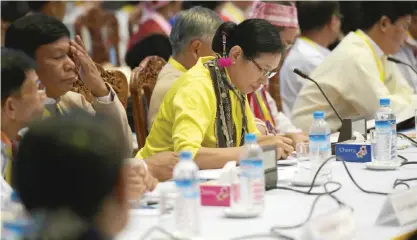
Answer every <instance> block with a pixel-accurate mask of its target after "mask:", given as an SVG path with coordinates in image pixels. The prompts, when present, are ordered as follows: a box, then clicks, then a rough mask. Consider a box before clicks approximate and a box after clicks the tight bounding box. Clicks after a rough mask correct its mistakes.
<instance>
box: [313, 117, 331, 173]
mask: <svg viewBox="0 0 417 240" xmlns="http://www.w3.org/2000/svg"><path fill="white" fill-rule="evenodd" d="M313 117H314V121H313V124H312V125H311V128H310V134H309V140H310V143H309V152H310V159H311V169H312V170H313V172H312V174H313V175H314V174H315V173H316V171H317V170H318V169H319V167H320V166H321V165H322V164H323V162H324V161H326V160H327V159H328V158H329V157H330V156H331V155H332V149H331V143H330V127H329V125H328V124H327V122H326V121H325V120H324V112H322V111H317V112H314V114H313ZM318 177H319V178H322V177H323V178H325V179H327V180H330V179H331V178H332V169H331V166H330V164H326V165H325V166H323V168H322V169H321V171H320V173H319V175H318Z"/></svg>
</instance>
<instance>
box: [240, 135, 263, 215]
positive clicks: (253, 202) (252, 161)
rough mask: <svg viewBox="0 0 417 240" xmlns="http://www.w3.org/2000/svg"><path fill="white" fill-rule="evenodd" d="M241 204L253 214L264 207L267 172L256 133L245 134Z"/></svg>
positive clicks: (241, 174)
mask: <svg viewBox="0 0 417 240" xmlns="http://www.w3.org/2000/svg"><path fill="white" fill-rule="evenodd" d="M239 181H240V186H239V192H240V205H241V208H244V209H246V210H247V211H248V212H249V213H250V214H251V215H256V216H257V215H259V214H261V213H262V212H263V209H264V195H265V172H264V168H263V153H262V148H261V147H260V146H259V145H258V143H257V141H256V135H255V134H251V133H248V134H246V135H245V145H244V146H243V150H242V153H241V155H240V176H239Z"/></svg>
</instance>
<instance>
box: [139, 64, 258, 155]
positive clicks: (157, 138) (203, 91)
mask: <svg viewBox="0 0 417 240" xmlns="http://www.w3.org/2000/svg"><path fill="white" fill-rule="evenodd" d="M213 59H214V57H204V58H200V59H199V61H198V62H197V64H196V65H195V66H194V67H193V68H191V69H190V70H189V71H188V72H186V73H184V74H183V75H182V76H181V77H180V78H178V80H177V81H175V83H174V84H173V85H172V87H171V89H170V90H169V91H168V92H167V94H166V95H165V97H164V100H163V102H162V104H161V107H160V109H159V111H158V114H157V115H156V118H155V121H154V123H153V125H152V128H151V132H150V133H149V136H148V137H147V138H146V143H145V146H144V147H143V148H142V149H140V150H139V152H138V155H137V157H138V158H141V159H146V158H148V157H150V156H152V155H154V154H156V153H159V152H163V151H174V152H180V151H183V150H188V151H191V152H192V153H193V157H194V156H195V155H196V153H197V151H198V150H199V149H200V147H207V148H215V147H216V135H215V131H214V128H215V119H216V110H217V103H216V102H217V100H216V95H215V92H214V87H213V83H212V79H211V77H210V72H209V70H208V69H207V68H205V67H204V65H203V64H204V63H205V62H208V61H210V60H213ZM229 95H230V98H231V105H232V117H233V121H234V123H235V126H236V140H235V141H236V144H237V146H239V145H240V136H241V134H242V111H241V107H240V104H239V100H238V98H237V96H236V95H235V94H234V93H233V92H232V91H229ZM245 111H246V116H247V120H248V131H249V132H250V133H256V134H259V132H258V130H257V128H256V124H255V119H254V117H253V114H252V112H251V110H250V107H249V105H248V102H247V101H246V107H245Z"/></svg>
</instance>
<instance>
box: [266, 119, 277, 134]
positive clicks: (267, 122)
mask: <svg viewBox="0 0 417 240" xmlns="http://www.w3.org/2000/svg"><path fill="white" fill-rule="evenodd" d="M265 124H266V127H267V128H268V131H269V132H270V133H272V134H274V135H277V132H276V131H275V128H274V127H273V126H272V124H271V123H270V122H269V120H266V121H265Z"/></svg>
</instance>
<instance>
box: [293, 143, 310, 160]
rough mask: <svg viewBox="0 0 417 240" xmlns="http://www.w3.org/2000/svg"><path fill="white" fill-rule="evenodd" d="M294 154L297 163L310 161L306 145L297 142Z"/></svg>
mask: <svg viewBox="0 0 417 240" xmlns="http://www.w3.org/2000/svg"><path fill="white" fill-rule="evenodd" d="M295 153H296V156H297V160H298V161H299V162H303V161H308V160H310V156H309V154H310V151H309V145H308V143H303V142H299V143H297V144H296V145H295Z"/></svg>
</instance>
